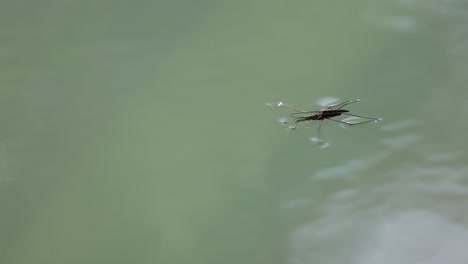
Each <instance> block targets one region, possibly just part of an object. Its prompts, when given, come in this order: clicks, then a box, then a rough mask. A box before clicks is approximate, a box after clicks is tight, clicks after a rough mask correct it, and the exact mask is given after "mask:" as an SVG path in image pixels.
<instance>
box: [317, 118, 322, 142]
mask: <svg viewBox="0 0 468 264" xmlns="http://www.w3.org/2000/svg"><path fill="white" fill-rule="evenodd" d="M322 123H323V120H320V124H319V125H318V128H317V137H318V138H319V139H321V138H322Z"/></svg>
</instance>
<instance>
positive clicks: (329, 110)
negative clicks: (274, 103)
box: [278, 100, 381, 134]
mask: <svg viewBox="0 0 468 264" xmlns="http://www.w3.org/2000/svg"><path fill="white" fill-rule="evenodd" d="M357 102H359V100H348V101H344V102H341V103H337V104H332V105H330V106H328V107H326V108H323V109H321V110H318V111H304V110H299V109H296V108H293V107H291V106H288V105H285V104H283V103H282V102H280V103H278V106H285V107H288V108H290V109H292V110H294V111H295V113H292V114H290V115H289V116H291V117H293V119H292V120H286V121H283V123H284V124H292V125H291V126H290V128H291V129H296V127H297V124H298V123H300V122H305V121H312V120H319V121H320V124H319V127H318V132H319V134H320V127H321V125H322V121H323V120H325V119H327V120H331V121H334V122H338V123H342V124H345V125H350V126H352V125H359V124H364V123H368V122H372V121H374V122H377V121H380V120H381V119H380V118H373V117H365V116H360V115H355V114H350V113H349V110H346V109H343V107H345V106H347V105H349V104H352V103H357ZM341 115H347V116H352V117H356V118H359V119H363V120H362V121H360V122H348V121H345V120H337V119H333V118H334V117H337V116H341Z"/></svg>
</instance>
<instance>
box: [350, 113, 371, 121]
mask: <svg viewBox="0 0 468 264" xmlns="http://www.w3.org/2000/svg"><path fill="white" fill-rule="evenodd" d="M341 114H342V115H349V116H355V117H360V118H364V119H371V120H379V118H375V117H365V116H360V115H354V114H348V113H341Z"/></svg>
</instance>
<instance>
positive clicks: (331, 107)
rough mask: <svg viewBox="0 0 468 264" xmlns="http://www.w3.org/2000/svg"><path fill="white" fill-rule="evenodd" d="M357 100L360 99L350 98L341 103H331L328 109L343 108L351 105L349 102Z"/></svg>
mask: <svg viewBox="0 0 468 264" xmlns="http://www.w3.org/2000/svg"><path fill="white" fill-rule="evenodd" d="M357 102H359V100H348V101H344V102H341V103H337V104H333V105H330V106H328V107H327V108H326V109H341V108H343V107H345V106H346V105H349V104H352V103H357ZM338 106H340V107H338ZM336 107H338V108H336Z"/></svg>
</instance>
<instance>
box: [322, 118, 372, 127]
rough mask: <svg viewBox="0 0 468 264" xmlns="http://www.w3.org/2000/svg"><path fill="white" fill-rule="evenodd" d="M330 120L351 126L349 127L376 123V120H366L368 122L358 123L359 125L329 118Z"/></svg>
mask: <svg viewBox="0 0 468 264" xmlns="http://www.w3.org/2000/svg"><path fill="white" fill-rule="evenodd" d="M328 120H331V121H335V122H338V123H342V124H345V125H349V126H353V125H360V124H364V123H368V122H372V121H375V119H370V120H366V121H362V122H357V123H349V122H345V121H341V120H336V119H331V118H328Z"/></svg>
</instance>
